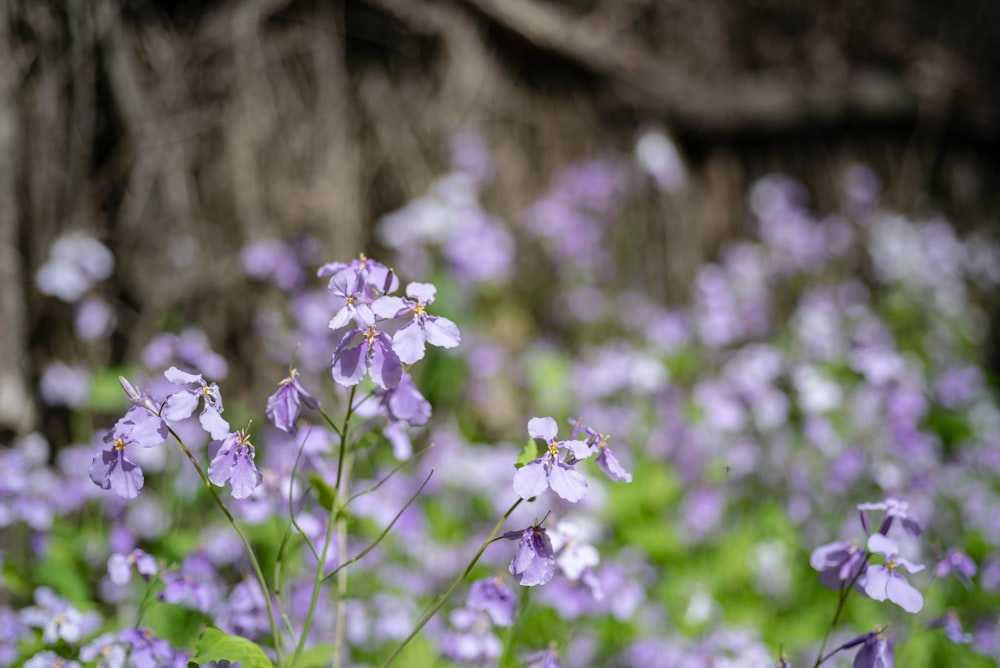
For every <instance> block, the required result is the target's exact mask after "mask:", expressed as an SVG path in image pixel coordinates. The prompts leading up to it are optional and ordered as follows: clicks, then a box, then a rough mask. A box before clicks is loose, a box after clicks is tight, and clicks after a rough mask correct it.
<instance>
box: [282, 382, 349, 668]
mask: <svg viewBox="0 0 1000 668" xmlns="http://www.w3.org/2000/svg"><path fill="white" fill-rule="evenodd" d="M356 391H357V386H355V387H352V388H351V394H350V396H349V397H348V400H347V411H346V412H345V413H344V422H343V425H342V426H341V427H340V428H338V427H337V425H335V424H334V423H333V420H332V419H330V416H329V415H327V413H326V411H324V410H323V409H322V408H318V409H317V410H318V411H319V414H320V415H322V416H323V419H324V420H326V423H327V424H328V425H329V426H330V428H331V429H333V431H335V432H336V433H337V435H338V436H340V451H339V453H338V455H337V485H336V490H337V499H336V501H335V502H334V503H333V504H332V505H331V506H330V517H329V519H328V521H327V524H326V535H325V536H324V537H323V548H322V550H320V554H319V555H318V557H319V558H318V563H317V564H316V577H315V578H314V579H313V589H312V594H311V595H310V597H309V609H308V610H307V611H306V619H305V622H304V623H303V626H302V635H300V636H299V642H298V643H297V644H296V646H295V655H294V656H293V657H292V666H293V668H294V666H295V665H296V664H297V663H298V661H299V658H300V657H301V656H302V651H303V650H304V649H305V645H306V637H307V636H308V635H309V629H310V628H311V627H312V620H313V615H315V614H316V603H317V602H318V601H319V592H320V590H321V589H322V587H323V567H324V566H326V560H327V555H328V554H329V552H330V543H332V542H333V531H334V528H335V527H336V526H337V525H338V524H339V521H338V519H337V514H338V513H339V512H340V484H341V480H342V477H343V472H344V457H345V454H346V452H347V433H348V428H349V427H350V423H351V415H352V414H353V412H354V411H353V407H352V406H353V404H354V393H355V392H356ZM338 538H339V536H338ZM338 542H339V541H338ZM338 612H339V610H338ZM342 621H343V620H342V619H341V618H340V617H339V614H338V619H337V622H338V628H339V627H340V626H341V622H342ZM335 652H336V653H337V654H338V655H339V653H340V646H339V645H337V647H336V649H335Z"/></svg>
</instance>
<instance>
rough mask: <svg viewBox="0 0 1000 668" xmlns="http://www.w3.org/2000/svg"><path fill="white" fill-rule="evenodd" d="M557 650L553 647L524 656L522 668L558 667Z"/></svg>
mask: <svg viewBox="0 0 1000 668" xmlns="http://www.w3.org/2000/svg"><path fill="white" fill-rule="evenodd" d="M561 665H562V664H560V663H559V652H557V651H556V648H555V647H549V648H548V649H543V650H542V651H540V652H535V653H534V654H529V655H528V656H526V657H524V668H560V666H561Z"/></svg>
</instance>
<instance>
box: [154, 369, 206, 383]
mask: <svg viewBox="0 0 1000 668" xmlns="http://www.w3.org/2000/svg"><path fill="white" fill-rule="evenodd" d="M163 375H164V377H166V379H167V380H169V381H170V382H171V383H173V384H174V385H191V386H196V387H200V386H201V385H204V384H205V379H204V378H202V377H201V374H199V373H188V372H187V371H181V370H180V369H178V368H177V367H175V366H172V367H170V368H169V369H167V370H166V371H164V372H163Z"/></svg>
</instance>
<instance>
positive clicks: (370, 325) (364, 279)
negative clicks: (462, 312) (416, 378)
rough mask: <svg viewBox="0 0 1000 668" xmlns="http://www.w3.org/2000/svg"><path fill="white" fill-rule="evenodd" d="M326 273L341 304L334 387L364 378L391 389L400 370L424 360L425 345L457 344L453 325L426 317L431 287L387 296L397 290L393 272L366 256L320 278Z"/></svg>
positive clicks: (335, 325)
mask: <svg viewBox="0 0 1000 668" xmlns="http://www.w3.org/2000/svg"><path fill="white" fill-rule="evenodd" d="M330 274H332V278H331V279H330V285H329V289H330V291H331V292H332V293H333V294H334V296H335V297H337V299H338V300H339V302H340V303H341V304H342V305H341V306H340V309H339V310H338V311H337V313H336V314H335V315H334V316H333V318H332V319H331V320H330V329H332V330H333V331H334V332H335V334H336V335H337V336H338V337H339V339H340V342H339V343H338V344H337V348H336V350H335V351H334V353H333V379H334V381H336V382H337V383H338V384H340V385H343V386H345V387H351V386H354V385H357V384H358V383H360V382H361V381H362V380H363V379H364V377H365V375H368V376H369V377H370V378H371V379H372V381H373V382H374V383H375V385H377V386H378V387H379V388H381V389H382V390H388V389H391V388H394V387H396V386H397V385H399V382H400V380H401V378H402V375H403V365H404V364H407V365H409V364H413V363H414V362H417V361H419V360H420V359H422V358H423V356H424V351H425V346H426V344H428V343H429V344H431V345H433V346H440V347H442V348H454V347H455V346H457V345H458V344H459V343H460V342H461V334H460V333H459V331H458V327H456V326H455V323H453V322H452V321H451V320H448V319H447V318H443V317H440V316H433V315H430V314H429V313H428V312H427V307H428V306H429V305H430V304H432V303H433V302H434V296H435V293H436V288H435V287H434V286H433V285H430V284H427V283H410V284H409V285H408V286H407V287H406V297H394V296H391V294H392V293H393V292H395V290H396V289H398V287H399V280H398V279H397V278H396V275H395V273H394V272H393V271H392V270H390V269H387V268H386V267H385V266H384V265H382V264H380V263H378V262H375V261H374V260H370V259H368V258H366V257H364V256H361V258H360V259H358V260H354V261H353V262H351V263H350V264H346V265H345V264H343V263H331V264H327V265H324V266H323V267H321V268H320V270H319V275H320V276H326V275H330Z"/></svg>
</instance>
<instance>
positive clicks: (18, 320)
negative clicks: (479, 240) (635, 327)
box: [0, 0, 1000, 443]
mask: <svg viewBox="0 0 1000 668" xmlns="http://www.w3.org/2000/svg"><path fill="white" fill-rule="evenodd" d="M0 8H2V9H0V253H2V257H0V276H2V279H0V280H2V284H0V293H2V294H0V309H2V310H0V323H2V324H0V428H2V429H3V431H4V433H5V434H11V433H20V432H24V431H28V430H31V429H36V428H41V429H42V430H43V431H44V432H45V433H46V435H47V436H48V437H49V438H50V440H51V441H52V442H53V443H63V442H66V438H67V435H68V433H69V431H70V430H69V427H68V425H67V424H66V422H67V420H68V419H69V418H68V416H67V413H66V412H65V411H62V410H59V409H45V410H44V411H43V410H42V409H41V407H40V403H39V402H38V400H37V399H36V396H37V391H36V390H35V388H36V387H37V386H38V379H39V375H40V373H41V369H42V367H43V366H44V365H45V364H46V363H47V362H49V361H51V360H53V359H60V358H62V359H71V358H72V359H80V358H83V359H85V360H86V361H88V362H89V363H90V364H91V365H93V366H95V367H96V366H101V365H105V366H107V365H113V364H119V363H121V362H123V361H132V360H134V359H135V358H136V356H137V355H138V351H139V350H140V349H141V347H142V346H144V345H145V344H146V343H147V342H148V340H149V338H150V337H151V336H152V335H153V334H154V333H155V332H157V331H160V330H162V329H165V328H166V329H171V328H174V329H176V328H177V327H179V326H181V325H182V324H185V323H197V324H198V325H199V326H200V327H201V328H202V329H204V330H205V332H206V333H207V334H208V336H209V339H210V341H211V343H212V345H213V347H214V348H215V349H216V350H218V351H220V352H221V353H223V354H224V355H225V356H226V357H227V358H228V359H230V360H231V361H234V362H236V363H234V364H232V365H231V367H230V376H229V378H228V381H227V383H228V384H229V385H230V386H231V387H233V388H238V387H241V386H246V387H260V386H261V384H262V383H263V384H265V385H266V386H268V387H270V386H271V385H272V384H273V379H274V377H275V376H274V369H273V368H272V367H273V365H266V366H265V367H264V368H258V366H257V365H256V364H255V361H256V360H259V359H262V358H263V353H262V351H261V350H259V349H258V348H257V346H258V345H259V343H257V342H255V341H254V337H251V336H249V335H248V332H249V331H250V329H251V328H252V325H253V315H254V312H255V310H256V306H257V305H258V302H257V300H258V299H261V298H267V295H266V294H264V293H262V292H260V291H259V290H256V289H254V288H253V287H252V283H251V282H250V281H249V279H248V278H247V277H246V276H245V274H244V272H243V270H242V268H241V266H240V263H239V258H238V252H239V249H240V247H241V246H242V245H243V244H244V243H246V242H249V241H253V240H257V239H262V238H267V237H280V238H284V239H292V238H295V237H296V236H298V235H301V234H309V235H312V236H313V237H315V238H317V239H318V240H319V241H320V243H321V245H322V247H323V253H324V258H323V259H324V260H331V259H346V258H348V257H350V256H353V255H356V254H357V253H358V252H359V251H361V250H366V249H367V250H368V251H370V252H375V253H377V251H378V250H379V249H378V247H377V244H375V242H374V241H373V239H372V235H371V230H372V224H373V223H374V221H376V220H377V219H378V218H379V217H380V216H382V215H383V214H385V213H387V212H389V211H392V210H394V209H396V208H398V207H399V206H401V205H402V204H404V203H405V202H406V201H407V200H408V199H410V198H411V197H414V196H416V195H418V194H420V193H422V192H424V190H425V189H426V188H427V186H428V184H430V183H431V181H432V180H433V179H434V178H435V177H436V176H437V175H439V174H441V173H442V172H444V171H446V170H447V168H448V159H449V154H448V145H449V141H450V140H451V138H452V136H453V135H454V134H455V133H456V132H459V131H462V130H474V131H477V132H479V133H480V134H482V136H483V137H484V138H485V140H486V142H487V144H488V145H489V147H490V149H491V150H492V151H493V153H494V160H495V165H496V175H495V179H494V180H493V182H492V183H491V185H490V187H489V189H488V190H487V192H486V193H485V202H486V205H487V206H488V207H489V209H490V211H491V212H493V213H495V214H496V215H497V216H499V217H501V218H505V219H507V220H515V219H516V218H517V217H518V215H519V213H520V212H521V211H522V210H523V209H524V207H525V206H527V205H528V204H529V203H530V202H531V201H532V199H533V198H534V197H536V196H537V195H538V194H539V193H540V192H541V191H542V190H543V189H544V188H545V185H546V184H547V183H548V181H549V179H550V178H551V177H552V175H553V174H554V173H555V172H556V170H557V169H558V168H559V167H561V166H564V165H566V164H568V163H570V162H572V161H573V160H576V159H580V158H584V157H588V156H595V155H600V154H602V153H604V152H608V151H616V152H628V151H630V150H631V147H632V146H633V144H634V141H635V138H636V135H637V132H638V131H639V130H640V129H641V128H643V127H647V126H649V125H651V124H655V125H657V126H658V127H661V128H664V129H665V130H666V131H667V132H668V133H669V134H670V135H672V137H673V139H674V141H675V143H676V145H677V146H678V148H679V149H680V151H681V154H682V158H683V160H684V162H685V165H686V168H687V170H688V175H689V179H688V186H687V187H686V188H685V189H683V190H681V191H678V192H675V193H673V194H669V195H668V194H659V195H657V196H655V198H653V199H651V200H650V201H649V202H647V203H646V204H647V205H648V206H646V207H645V208H644V215H641V216H632V217H630V218H629V219H628V220H627V221H622V223H621V224H620V225H619V226H618V228H616V230H615V236H616V240H617V241H616V244H615V248H616V254H617V255H618V257H619V258H620V260H621V261H620V264H619V268H618V272H617V273H618V278H617V280H618V281H619V282H620V283H622V284H636V285H641V286H642V287H643V289H644V290H646V291H647V292H649V293H650V294H652V295H653V296H655V297H657V298H659V299H662V300H665V301H670V300H676V299H679V298H680V297H681V296H682V295H684V294H686V293H687V284H688V281H689V280H690V278H691V276H692V275H693V272H694V270H695V269H696V267H697V266H698V265H699V264H700V263H701V261H702V260H704V259H705V258H708V257H711V256H712V254H713V252H714V251H715V249H717V248H718V246H719V245H720V244H721V243H722V242H723V241H725V240H727V239H729V238H732V237H734V236H739V235H740V234H741V233H742V232H743V225H744V211H743V207H744V193H745V191H746V188H747V186H748V185H749V183H750V182H752V181H753V180H754V179H756V178H758V177H760V176H762V175H763V174H766V173H769V172H772V171H775V170H780V171H783V172H785V173H787V174H789V175H791V176H793V177H795V178H797V179H800V180H802V181H803V182H804V183H805V184H806V186H807V187H808V188H809V189H810V192H811V193H812V195H813V198H814V202H815V205H816V207H817V208H818V209H819V210H821V211H822V210H826V209H829V208H831V207H832V206H833V202H834V200H835V197H836V192H837V188H836V184H837V183H839V180H840V178H841V177H842V174H843V170H844V168H845V167H846V166H847V165H849V164H851V163H855V162H861V163H864V164H868V165H870V166H871V167H873V168H874V169H875V170H876V171H877V172H878V173H879V174H880V176H881V177H882V180H883V182H884V184H885V187H886V193H885V196H884V201H886V202H887V203H888V204H890V205H892V206H894V207H896V208H899V209H901V210H903V211H906V212H910V213H918V214H919V213H924V212H928V211H942V212H943V213H945V215H947V217H948V219H949V220H950V221H951V222H953V223H955V224H956V225H958V226H960V227H962V228H973V227H974V228H983V227H995V224H996V212H997V205H996V200H995V198H993V197H991V195H992V194H994V193H995V192H996V191H997V188H998V186H1000V173H998V162H997V160H996V158H995V157H994V154H995V153H1000V151H997V149H998V148H1000V146H998V144H1000V142H998V131H1000V124H998V118H1000V116H998V111H1000V99H998V93H997V90H996V86H995V73H996V72H997V71H1000V62H998V61H1000V56H998V55H997V52H996V50H995V48H993V46H994V45H995V44H996V43H997V42H998V38H1000V34H998V32H1000V7H998V6H997V5H995V4H993V3H987V2H978V3H969V4H967V5H964V6H962V7H958V8H955V7H951V6H944V5H941V4H939V3H934V2H903V1H899V2H885V3H877V4H872V3H866V2H854V1H841V2H836V3H824V4H823V5H822V6H819V5H802V4H801V3H796V2H792V1H790V0H789V1H775V2H766V1H760V2H726V1H725V0H715V1H709V2H699V3H689V2H683V1H679V0H678V1H676V2H670V1H663V2H660V1H653V0H572V1H566V2H556V1H554V0H451V1H448V0H436V1H435V0H366V1H350V2H331V3H323V2H287V1H259V2H205V3H202V2H194V1H188V2H155V1H152V0H134V1H131V2H110V1H106V0H94V1H92V2H54V1H34V0H5V1H4V2H3V3H2V4H0ZM70 230H83V231H87V232H89V233H90V234H92V235H94V236H95V237H96V238H98V239H100V240H101V241H102V242H103V243H105V244H106V245H107V246H108V247H109V248H110V249H111V250H112V251H113V253H114V255H115V258H116V265H115V270H114V275H113V277H112V280H110V281H108V282H107V283H105V284H104V286H103V288H102V290H103V291H104V292H105V296H106V297H108V298H109V300H110V302H111V303H112V304H114V306H115V311H116V312H115V315H116V319H117V325H116V329H115V331H114V333H113V335H112V336H111V337H110V338H109V339H108V340H107V341H104V342H102V343H101V344H100V345H95V346H91V347H87V348H86V349H83V348H81V347H80V346H79V344H78V343H76V342H75V341H74V338H73V332H72V325H71V317H70V315H69V313H70V311H69V310H68V307H67V305H66V304H64V303H62V302H60V301H58V300H56V299H54V298H52V297H46V296H44V295H42V294H41V293H40V292H39V291H38V290H37V289H36V287H35V283H34V276H35V274H36V271H37V270H38V268H39V267H40V266H41V265H42V264H43V263H44V262H45V259H46V257H47V254H48V252H49V246H50V244H51V243H52V241H53V240H54V239H55V238H57V237H58V236H59V235H60V234H62V233H64V232H66V231H70Z"/></svg>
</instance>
